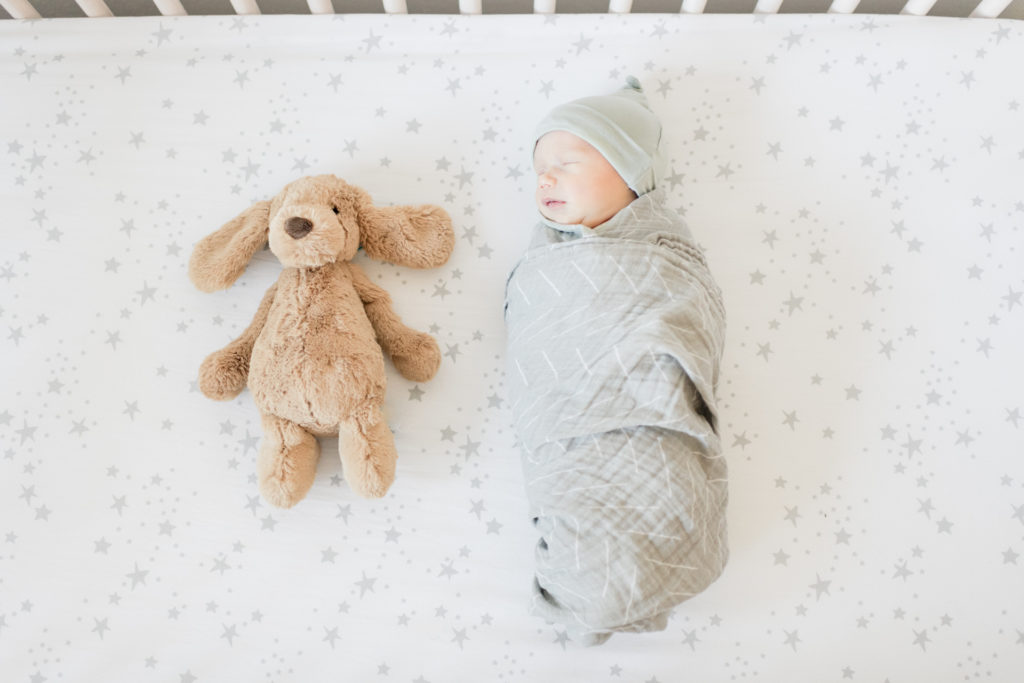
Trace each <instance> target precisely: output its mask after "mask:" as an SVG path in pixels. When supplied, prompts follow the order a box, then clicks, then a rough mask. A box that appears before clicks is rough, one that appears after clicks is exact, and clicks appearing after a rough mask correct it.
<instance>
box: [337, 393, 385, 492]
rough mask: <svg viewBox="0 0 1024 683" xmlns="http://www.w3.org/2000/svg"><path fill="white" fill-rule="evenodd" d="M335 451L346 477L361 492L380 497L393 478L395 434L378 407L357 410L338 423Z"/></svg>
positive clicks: (356, 490) (351, 485) (353, 488)
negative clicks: (358, 412)
mask: <svg viewBox="0 0 1024 683" xmlns="http://www.w3.org/2000/svg"><path fill="white" fill-rule="evenodd" d="M338 451H339V455H340V456H341V464H342V467H343V468H344V470H345V480H346V481H347V482H348V485H349V486H350V487H352V490H353V491H355V492H356V493H357V494H359V495H360V496H363V497H364V498H380V497H381V496H383V495H384V494H385V493H387V490H388V487H390V486H391V482H393V481H394V480H395V460H396V459H397V458H398V454H397V453H396V452H395V438H394V436H392V434H391V430H390V429H388V425H387V422H385V421H384V416H383V415H382V414H381V412H380V408H379V407H376V406H374V407H372V408H370V409H368V410H366V411H360V414H359V416H356V417H351V418H349V419H347V420H345V421H344V422H342V423H341V424H340V425H338Z"/></svg>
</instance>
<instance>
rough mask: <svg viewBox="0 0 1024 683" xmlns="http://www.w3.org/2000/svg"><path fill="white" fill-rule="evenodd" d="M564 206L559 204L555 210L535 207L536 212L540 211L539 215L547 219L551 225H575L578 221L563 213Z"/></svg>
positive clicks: (539, 206) (540, 206)
mask: <svg viewBox="0 0 1024 683" xmlns="http://www.w3.org/2000/svg"><path fill="white" fill-rule="evenodd" d="M565 208H566V205H565V204H561V205H560V206H558V207H557V208H554V209H551V208H548V207H546V206H543V205H541V204H538V205H537V210H538V211H540V215H541V216H543V217H544V218H546V219H548V220H549V221H551V222H552V223H558V224H559V225H576V224H577V223H579V222H580V221H581V220H582V219H580V220H574V218H573V216H572V215H571V214H569V213H567V212H566V211H565Z"/></svg>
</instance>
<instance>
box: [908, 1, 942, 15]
mask: <svg viewBox="0 0 1024 683" xmlns="http://www.w3.org/2000/svg"><path fill="white" fill-rule="evenodd" d="M934 5H935V0H907V4H906V5H904V6H903V9H901V10H900V14H913V15H914V16H918V17H923V16H924V15H926V14H928V11H929V10H931V8H932V7H933V6H934Z"/></svg>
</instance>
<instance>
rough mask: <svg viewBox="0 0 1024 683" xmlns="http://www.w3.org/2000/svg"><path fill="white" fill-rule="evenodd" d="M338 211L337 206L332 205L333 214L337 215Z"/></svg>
mask: <svg viewBox="0 0 1024 683" xmlns="http://www.w3.org/2000/svg"><path fill="white" fill-rule="evenodd" d="M338 213H340V212H339V211H338V207H334V214H335V215H337V214H338Z"/></svg>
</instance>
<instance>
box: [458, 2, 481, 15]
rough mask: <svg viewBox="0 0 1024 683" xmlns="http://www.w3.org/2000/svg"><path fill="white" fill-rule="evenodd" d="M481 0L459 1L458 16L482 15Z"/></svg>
mask: <svg viewBox="0 0 1024 683" xmlns="http://www.w3.org/2000/svg"><path fill="white" fill-rule="evenodd" d="M482 5H483V3H482V2H481V0H459V13H460V14H483V7H482Z"/></svg>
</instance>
